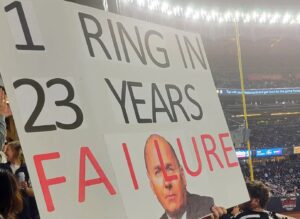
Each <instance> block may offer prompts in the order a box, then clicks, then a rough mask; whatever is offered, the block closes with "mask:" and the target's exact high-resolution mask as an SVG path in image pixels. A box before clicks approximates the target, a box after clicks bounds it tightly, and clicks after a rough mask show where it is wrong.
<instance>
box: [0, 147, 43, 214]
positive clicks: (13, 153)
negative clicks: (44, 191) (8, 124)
mask: <svg viewBox="0 0 300 219" xmlns="http://www.w3.org/2000/svg"><path fill="white" fill-rule="evenodd" d="M5 153H6V156H7V161H8V162H7V163H6V164H0V168H2V169H6V170H7V171H10V172H11V173H13V174H14V175H15V177H16V179H17V180H18V182H19V187H20V191H21V194H22V198H23V206H24V208H23V211H22V212H21V213H20V214H19V215H18V218H20V219H33V218H37V215H38V211H37V207H36V203H35V199H34V193H33V189H32V187H31V183H30V179H29V174H28V170H27V167H26V164H25V162H24V156H23V152H22V148H21V145H20V143H19V142H18V141H14V142H10V143H8V144H7V148H6V151H5Z"/></svg>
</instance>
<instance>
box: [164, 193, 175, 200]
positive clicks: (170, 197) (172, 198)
mask: <svg viewBox="0 0 300 219" xmlns="http://www.w3.org/2000/svg"><path fill="white" fill-rule="evenodd" d="M175 198H176V195H175V194H169V195H166V199H167V200H168V201H174V200H175Z"/></svg>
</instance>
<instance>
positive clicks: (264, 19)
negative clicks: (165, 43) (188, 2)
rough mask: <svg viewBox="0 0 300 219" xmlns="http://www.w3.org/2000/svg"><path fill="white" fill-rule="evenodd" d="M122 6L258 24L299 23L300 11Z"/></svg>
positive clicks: (153, 2)
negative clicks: (280, 11)
mask: <svg viewBox="0 0 300 219" xmlns="http://www.w3.org/2000/svg"><path fill="white" fill-rule="evenodd" d="M120 4H123V5H124V7H128V8H132V7H133V8H134V7H136V8H137V10H138V9H142V10H144V9H145V10H148V11H150V12H152V13H160V14H164V15H167V16H174V17H184V18H186V19H190V20H200V21H206V22H215V23H233V22H243V23H260V24H285V25H286V24H290V25H292V24H300V13H298V14H296V13H291V12H283V13H279V12H278V11H275V12H272V13H271V12H269V11H263V10H252V11H243V10H227V11H223V12H222V11H218V10H215V9H212V10H207V9H204V8H198V9H197V8H195V7H192V6H188V7H182V6H180V5H174V6H173V5H171V4H170V3H169V2H167V1H160V0H120Z"/></svg>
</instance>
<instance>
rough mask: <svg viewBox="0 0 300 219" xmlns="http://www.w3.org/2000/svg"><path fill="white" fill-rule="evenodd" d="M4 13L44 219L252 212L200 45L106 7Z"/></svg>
mask: <svg viewBox="0 0 300 219" xmlns="http://www.w3.org/2000/svg"><path fill="white" fill-rule="evenodd" d="M1 7H2V10H0V31H1V41H0V71H1V75H2V77H3V80H4V84H5V88H6V91H7V93H8V96H9V100H10V106H11V109H12V112H13V116H14V119H15V122H16V126H17V130H18V134H19V137H20V141H21V143H22V147H23V150H24V154H25V158H26V164H27V166H28V168H29V170H30V177H31V181H32V184H33V188H34V193H35V197H36V199H37V203H38V208H39V212H40V215H41V218H43V219H44V218H46V219H48V218H49V219H54V218H55V219H57V218H92V219H93V218H103V219H106V218H112V219H113V218H130V219H135V218H136V219H137V218H146V219H147V218H149V219H153V218H168V217H173V218H181V217H183V218H187V219H193V218H201V217H204V216H206V215H208V214H210V213H211V211H210V209H211V207H212V206H213V205H219V206H223V207H225V208H226V207H231V206H234V205H237V204H239V203H242V202H245V201H247V200H248V194H247V192H246V188H245V185H244V181H243V177H242V174H241V171H240V167H239V164H238V161H237V158H236V156H235V151H234V148H233V144H232V141H231V138H230V135H229V132H228V128H227V126H226V122H225V118H224V115H223V112H222V109H221V106H220V103H219V100H218V97H217V94H216V91H215V90H216V89H215V87H214V83H213V79H212V76H211V72H210V69H209V65H208V62H207V58H206V55H205V51H204V47H203V44H202V41H201V37H200V35H199V34H197V33H189V32H184V31H181V30H177V29H172V28H167V27H164V26H159V25H156V24H151V23H147V22H143V21H139V20H136V19H132V18H128V17H122V16H118V15H115V14H110V13H107V12H105V11H103V10H100V9H101V8H103V5H98V2H97V1H79V0H78V1H62V0H51V1H50V0H45V1H38V0H24V1H14V0H3V1H1ZM231 194H235V195H234V196H233V195H231Z"/></svg>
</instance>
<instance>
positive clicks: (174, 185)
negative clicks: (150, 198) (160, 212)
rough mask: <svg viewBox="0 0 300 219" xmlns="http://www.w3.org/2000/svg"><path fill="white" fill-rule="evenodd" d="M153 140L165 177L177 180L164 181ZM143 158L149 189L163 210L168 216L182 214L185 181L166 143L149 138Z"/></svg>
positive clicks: (157, 137) (157, 138)
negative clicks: (160, 158) (173, 177)
mask: <svg viewBox="0 0 300 219" xmlns="http://www.w3.org/2000/svg"><path fill="white" fill-rule="evenodd" d="M154 140H156V141H157V143H158V145H159V150H160V153H161V157H162V160H163V163H164V168H165V170H166V173H167V175H168V176H171V175H172V176H173V175H176V176H177V179H174V180H172V181H166V180H165V178H164V175H163V172H162V167H161V163H160V161H159V158H158V154H157V150H156V148H155V145H154ZM145 158H146V164H147V169H148V178H149V180H150V185H151V188H152V190H153V192H154V193H155V195H156V197H157V199H158V200H159V202H160V203H161V205H162V206H163V208H164V209H165V210H166V212H167V213H168V214H169V215H170V216H173V215H177V214H180V213H182V210H183V209H185V206H186V180H185V176H184V173H183V169H182V168H181V167H180V166H179V164H178V162H177V160H176V157H175V154H174V153H173V151H172V150H171V148H170V145H169V144H168V142H166V141H165V140H164V139H163V138H161V137H159V136H155V137H150V139H148V142H147V145H146V151H145Z"/></svg>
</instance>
